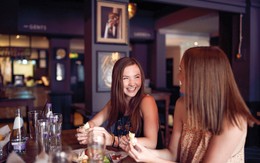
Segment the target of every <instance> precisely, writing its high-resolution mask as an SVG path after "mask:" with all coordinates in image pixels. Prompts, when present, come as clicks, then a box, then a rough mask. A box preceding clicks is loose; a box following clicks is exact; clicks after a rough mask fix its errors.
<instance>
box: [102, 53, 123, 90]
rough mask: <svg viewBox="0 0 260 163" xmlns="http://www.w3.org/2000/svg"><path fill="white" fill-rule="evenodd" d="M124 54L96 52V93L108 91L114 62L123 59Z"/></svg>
mask: <svg viewBox="0 0 260 163" xmlns="http://www.w3.org/2000/svg"><path fill="white" fill-rule="evenodd" d="M125 56H126V53H124V52H108V51H107V52H106V51H99V52H97V91H98V92H106V91H110V89H111V84H112V70H113V67H114V64H115V63H116V61H117V60H118V59H120V58H122V57H125Z"/></svg>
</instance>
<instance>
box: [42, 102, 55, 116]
mask: <svg viewBox="0 0 260 163" xmlns="http://www.w3.org/2000/svg"><path fill="white" fill-rule="evenodd" d="M52 114H53V112H52V104H51V103H47V104H46V106H45V108H44V110H43V118H49V117H50V116H51V115H52Z"/></svg>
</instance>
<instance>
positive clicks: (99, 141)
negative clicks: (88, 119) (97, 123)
mask: <svg viewBox="0 0 260 163" xmlns="http://www.w3.org/2000/svg"><path fill="white" fill-rule="evenodd" d="M105 148H106V138H105V134H104V133H102V132H96V131H92V132H89V133H88V156H89V161H90V163H102V162H103V160H104V156H105Z"/></svg>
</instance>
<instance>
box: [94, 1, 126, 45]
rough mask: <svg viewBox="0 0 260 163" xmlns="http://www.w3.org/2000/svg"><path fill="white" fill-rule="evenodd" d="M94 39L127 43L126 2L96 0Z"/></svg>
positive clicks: (102, 41) (103, 41) (99, 41)
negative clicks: (95, 34)
mask: <svg viewBox="0 0 260 163" xmlns="http://www.w3.org/2000/svg"><path fill="white" fill-rule="evenodd" d="M96 15H97V18H96V25H97V28H96V33H97V36H96V41H97V42H98V43H118V44H127V42H128V41H127V38H128V37H127V36H128V35H127V33H128V31H127V24H126V23H127V12H126V4H124V3H115V2H107V1H97V14H96Z"/></svg>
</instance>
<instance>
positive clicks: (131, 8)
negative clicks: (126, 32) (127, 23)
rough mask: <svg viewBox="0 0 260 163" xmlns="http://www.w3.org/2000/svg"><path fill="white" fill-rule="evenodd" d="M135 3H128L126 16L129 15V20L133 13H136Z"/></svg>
mask: <svg viewBox="0 0 260 163" xmlns="http://www.w3.org/2000/svg"><path fill="white" fill-rule="evenodd" d="M136 8H137V7H136V3H131V2H130V3H128V15H129V19H131V18H132V17H134V15H135V13H136Z"/></svg>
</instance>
